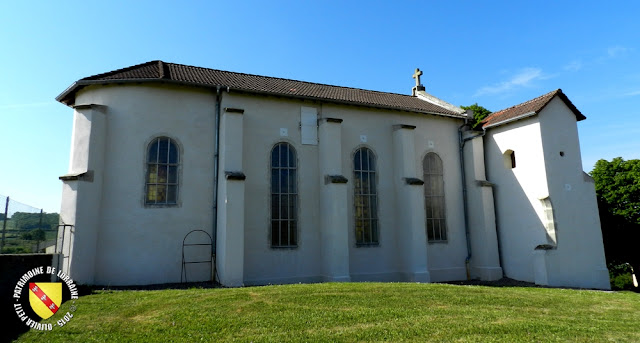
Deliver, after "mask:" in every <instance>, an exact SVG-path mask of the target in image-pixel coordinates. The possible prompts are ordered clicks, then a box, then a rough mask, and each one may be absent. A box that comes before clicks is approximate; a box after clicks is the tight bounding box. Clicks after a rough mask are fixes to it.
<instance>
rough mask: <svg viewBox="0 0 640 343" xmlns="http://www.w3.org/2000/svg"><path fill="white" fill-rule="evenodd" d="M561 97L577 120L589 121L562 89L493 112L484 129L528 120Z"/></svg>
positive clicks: (484, 121)
mask: <svg viewBox="0 0 640 343" xmlns="http://www.w3.org/2000/svg"><path fill="white" fill-rule="evenodd" d="M556 96H557V97H560V99H561V100H562V101H563V102H564V103H565V105H567V107H569V109H570V110H571V111H572V112H573V114H574V115H575V116H576V120H578V121H580V120H584V119H587V117H585V116H584V115H583V114H582V113H580V111H579V110H578V109H577V108H576V107H575V106H574V105H573V103H572V102H571V100H569V98H568V97H567V96H566V95H565V94H564V93H563V92H562V89H556V90H554V91H553V92H549V93H547V94H544V95H541V96H539V97H537V98H535V99H531V100H529V101H526V102H523V103H521V104H519V105H515V106H512V107H509V108H506V109H504V110H501V111H497V112H493V113H491V114H490V115H489V116H488V117H486V118H484V120H482V127H483V128H485V129H486V128H489V127H493V126H498V125H503V124H506V123H509V122H512V121H516V120H519V119H523V118H527V117H530V116H534V115H538V114H540V111H542V109H543V108H545V106H547V104H549V102H551V100H552V99H553V98H554V97H556Z"/></svg>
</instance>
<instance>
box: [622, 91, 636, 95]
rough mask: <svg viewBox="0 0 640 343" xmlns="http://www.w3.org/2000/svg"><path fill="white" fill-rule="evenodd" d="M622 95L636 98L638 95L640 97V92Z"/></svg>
mask: <svg viewBox="0 0 640 343" xmlns="http://www.w3.org/2000/svg"><path fill="white" fill-rule="evenodd" d="M622 95H624V96H636V95H640V91H635V92H628V93H624V94H622Z"/></svg>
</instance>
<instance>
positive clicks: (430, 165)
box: [422, 152, 447, 242]
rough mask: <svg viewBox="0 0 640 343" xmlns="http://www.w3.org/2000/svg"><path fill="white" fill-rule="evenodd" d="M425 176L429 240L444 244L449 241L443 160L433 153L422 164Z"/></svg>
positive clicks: (425, 201) (425, 205)
mask: <svg viewBox="0 0 640 343" xmlns="http://www.w3.org/2000/svg"><path fill="white" fill-rule="evenodd" d="M422 170H423V176H424V207H425V211H426V212H427V213H426V214H427V215H426V217H427V240H428V241H429V242H444V241H446V240H447V223H446V219H445V210H444V177H443V171H442V160H441V159H440V157H439V156H438V155H437V154H436V153H433V152H430V153H428V154H427V156H425V157H424V161H423V162H422Z"/></svg>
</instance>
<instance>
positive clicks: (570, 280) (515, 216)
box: [485, 97, 609, 289]
mask: <svg viewBox="0 0 640 343" xmlns="http://www.w3.org/2000/svg"><path fill="white" fill-rule="evenodd" d="M485 147H486V165H487V176H488V179H489V181H491V182H493V183H495V184H496V187H495V201H496V218H497V224H498V230H499V237H500V248H501V252H502V263H503V269H504V271H505V276H507V277H511V278H514V279H517V280H524V281H530V282H536V283H541V284H545V285H551V286H572V287H584V288H600V289H608V288H609V278H608V272H607V270H606V265H605V259H604V250H603V247H602V234H601V231H600V221H599V217H598V208H597V203H596V197H595V190H594V185H593V183H592V181H590V178H589V177H588V176H585V174H584V173H583V171H582V161H581V156H580V145H579V140H578V130H577V123H576V116H575V114H574V113H573V112H572V111H571V110H570V109H569V108H568V107H567V106H566V105H565V104H564V102H563V101H562V100H561V99H560V98H559V97H556V98H554V99H553V100H551V101H550V103H549V104H547V106H545V108H544V109H543V110H541V112H540V113H539V114H538V115H536V116H534V117H529V118H527V119H522V120H519V121H516V122H513V123H509V124H506V125H503V126H499V127H494V128H490V129H489V131H488V134H487V138H486V141H485ZM507 150H513V151H514V152H515V156H516V167H515V168H513V169H511V168H509V167H508V166H507V165H505V161H504V153H505V152H506V151H507ZM507 164H508V163H507ZM547 197H548V199H550V202H551V204H552V207H553V220H554V223H555V236H556V238H557V245H556V244H555V243H554V242H553V239H551V237H550V236H548V235H547V232H546V230H545V226H544V223H545V214H544V208H543V204H542V202H541V199H544V198H547ZM539 245H547V248H548V250H545V249H538V250H534V249H535V248H536V247H537V246H539Z"/></svg>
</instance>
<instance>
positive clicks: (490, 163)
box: [485, 117, 549, 282]
mask: <svg viewBox="0 0 640 343" xmlns="http://www.w3.org/2000/svg"><path fill="white" fill-rule="evenodd" d="M507 150H512V151H514V152H515V156H516V167H515V168H513V169H511V168H508V167H507V166H505V161H504V153H505V152H506V151H507ZM485 161H486V168H487V179H488V181H490V182H492V183H494V184H496V187H495V188H494V197H495V202H496V222H497V226H498V234H499V240H500V242H499V243H500V249H501V253H502V263H503V266H502V268H503V270H504V273H505V276H507V277H510V278H513V279H516V280H523V281H529V282H533V281H534V274H533V260H532V258H533V252H534V248H535V247H536V246H538V245H540V244H546V243H547V239H546V233H545V229H544V226H543V224H542V218H543V212H542V207H541V204H540V200H538V199H540V198H544V197H546V196H548V192H549V191H548V189H547V178H546V171H545V167H544V155H543V150H542V140H541V137H540V124H539V122H538V118H537V117H530V118H527V119H523V120H520V121H517V122H514V123H511V124H509V125H504V126H499V127H496V128H491V129H489V131H488V133H487V135H486V138H485Z"/></svg>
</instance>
